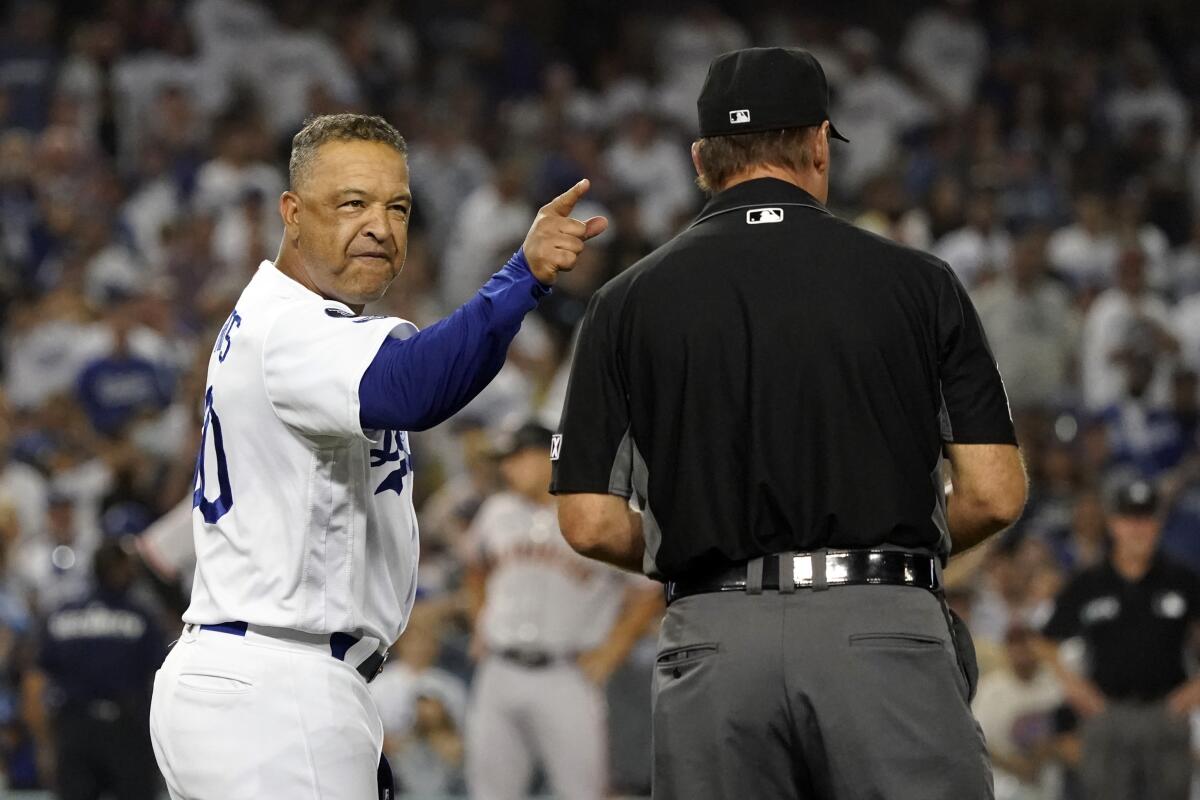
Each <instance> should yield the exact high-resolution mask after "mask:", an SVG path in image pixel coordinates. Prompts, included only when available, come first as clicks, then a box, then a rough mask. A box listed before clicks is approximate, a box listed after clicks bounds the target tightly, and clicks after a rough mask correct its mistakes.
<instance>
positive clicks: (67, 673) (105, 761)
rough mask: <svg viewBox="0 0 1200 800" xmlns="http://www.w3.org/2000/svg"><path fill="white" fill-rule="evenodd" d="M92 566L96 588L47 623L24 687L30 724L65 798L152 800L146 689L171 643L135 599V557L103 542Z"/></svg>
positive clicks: (154, 784) (154, 782)
mask: <svg viewBox="0 0 1200 800" xmlns="http://www.w3.org/2000/svg"><path fill="white" fill-rule="evenodd" d="M93 565H94V573H95V588H94V590H93V591H92V592H91V593H90V594H88V595H87V596H86V597H84V598H82V599H80V600H77V601H74V602H69V603H67V604H65V605H63V606H62V607H60V608H59V609H58V610H56V611H54V612H53V613H51V614H50V615H49V617H48V618H47V619H46V623H45V625H44V627H43V630H42V636H41V641H40V644H39V648H38V653H37V666H36V669H34V670H31V672H30V675H29V677H28V678H27V680H26V685H25V688H26V692H27V695H26V697H27V701H28V705H27V708H28V709H29V717H30V719H29V723H30V727H31V728H32V730H33V731H34V735H35V737H36V739H37V741H38V748H39V761H40V762H41V764H42V767H43V770H44V772H45V773H47V775H46V776H45V777H50V776H51V775H52V776H53V778H54V780H55V783H56V788H57V791H58V795H57V796H58V797H59V798H61V800H95V798H98V797H101V796H104V795H105V793H106V792H107V793H108V796H109V797H111V798H113V799H114V800H155V798H156V797H157V796H158V792H159V790H160V786H159V778H158V771H157V769H156V768H155V764H154V753H153V750H152V748H151V744H150V718H149V714H150V691H151V686H152V682H153V679H154V673H155V671H156V670H157V669H158V667H159V665H160V664H161V663H162V660H163V656H164V655H165V654H166V644H165V640H164V638H163V633H162V630H161V628H160V627H159V624H158V622H157V621H156V620H155V618H154V617H153V615H152V614H151V612H150V611H149V610H148V609H146V608H143V607H142V606H141V605H140V604H139V603H138V602H137V601H136V600H135V599H134V598H133V597H131V595H130V590H131V587H132V585H133V582H134V576H135V568H134V561H133V559H132V557H131V556H130V555H129V554H128V553H126V552H125V550H124V549H123V548H122V547H121V545H120V544H118V543H116V542H112V541H110V542H106V543H105V544H103V545H101V546H100V548H99V549H97V551H96V554H95V557H94V560H93Z"/></svg>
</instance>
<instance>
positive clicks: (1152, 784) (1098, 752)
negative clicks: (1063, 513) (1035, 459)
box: [1043, 480, 1200, 800]
mask: <svg viewBox="0 0 1200 800" xmlns="http://www.w3.org/2000/svg"><path fill="white" fill-rule="evenodd" d="M1160 513H1161V509H1160V508H1159V501H1158V494H1157V491H1156V490H1155V488H1154V487H1153V486H1152V485H1151V484H1149V483H1147V482H1146V481H1143V480H1135V481H1130V482H1126V483H1124V484H1122V485H1121V486H1120V487H1119V488H1118V490H1117V491H1116V492H1115V495H1114V497H1113V502H1112V506H1111V509H1110V511H1109V514H1108V526H1109V531H1110V532H1111V536H1112V546H1111V550H1110V552H1109V556H1108V558H1107V559H1106V560H1105V561H1104V562H1103V563H1102V564H1100V565H1098V566H1096V567H1093V568H1091V569H1088V570H1086V571H1084V572H1082V573H1080V574H1078V575H1077V576H1076V577H1075V578H1074V579H1073V580H1072V581H1071V583H1070V584H1069V585H1068V586H1067V587H1066V588H1065V589H1064V590H1063V592H1062V594H1061V595H1060V596H1059V598H1058V602H1057V606H1056V608H1055V610H1054V614H1053V616H1052V617H1051V618H1050V620H1049V621H1048V622H1047V623H1046V625H1045V627H1044V628H1043V633H1044V634H1045V635H1046V636H1048V637H1050V639H1052V640H1054V641H1056V642H1061V643H1063V646H1062V647H1061V648H1055V647H1053V646H1050V647H1047V648H1045V651H1046V655H1047V657H1048V658H1049V659H1050V660H1051V663H1052V664H1053V665H1054V669H1055V671H1056V674H1057V676H1058V678H1059V680H1060V681H1061V683H1062V686H1063V691H1064V693H1065V696H1066V698H1067V700H1068V701H1069V703H1070V704H1071V706H1072V707H1073V708H1074V710H1075V712H1076V713H1077V714H1078V715H1079V716H1080V717H1081V718H1082V719H1083V731H1082V736H1083V757H1082V765H1081V778H1082V782H1083V785H1084V788H1085V791H1086V797H1088V798H1094V800H1110V799H1111V800H1126V798H1134V797H1147V798H1148V797H1154V798H1161V799H1162V800H1184V799H1185V798H1187V797H1188V794H1189V791H1190V788H1191V772H1192V760H1193V757H1192V751H1191V745H1190V730H1189V728H1190V726H1189V721H1188V716H1189V715H1190V714H1191V712H1192V711H1194V710H1195V709H1196V708H1200V678H1195V677H1193V678H1190V679H1189V678H1188V676H1187V674H1186V672H1185V669H1184V663H1185V660H1187V659H1188V658H1190V657H1191V654H1192V648H1193V647H1194V642H1193V641H1192V638H1191V637H1192V634H1193V633H1194V625H1195V622H1196V619H1197V614H1198V613H1200V612H1198V609H1200V578H1198V577H1197V575H1196V574H1195V573H1193V572H1191V571H1190V570H1188V569H1186V568H1185V567H1182V566H1179V565H1177V564H1176V563H1175V562H1173V561H1171V560H1170V559H1168V558H1167V557H1165V556H1163V555H1162V554H1161V553H1160V552H1159V547H1158V543H1159V534H1160V531H1161V518H1160V517H1159V516H1158V515H1159V514H1160ZM1068 642H1070V643H1072V644H1071V645H1070V646H1068V644H1067V643H1068ZM1131 653H1137V654H1138V657H1136V658H1131V657H1130V654H1131ZM1083 665H1086V666H1083Z"/></svg>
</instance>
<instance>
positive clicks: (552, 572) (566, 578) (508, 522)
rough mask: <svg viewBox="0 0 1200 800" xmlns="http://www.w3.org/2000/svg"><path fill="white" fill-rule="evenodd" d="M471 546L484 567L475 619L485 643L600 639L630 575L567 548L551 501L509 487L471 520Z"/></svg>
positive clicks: (556, 646) (543, 644)
mask: <svg viewBox="0 0 1200 800" xmlns="http://www.w3.org/2000/svg"><path fill="white" fill-rule="evenodd" d="M469 535H470V536H471V537H472V538H471V541H472V542H473V543H474V545H475V547H476V550H477V553H478V554H479V556H480V557H482V558H484V559H485V560H486V561H487V562H488V564H489V566H490V572H489V574H488V579H487V586H486V589H485V595H486V601H485V604H484V608H483V611H482V612H481V614H480V619H479V624H480V626H481V631H482V633H483V637H484V641H485V642H486V644H487V646H488V648H489V649H491V650H504V649H508V648H516V649H524V650H536V651H541V652H547V653H552V654H558V655H566V654H570V653H578V652H583V651H585V650H590V649H592V648H594V647H597V646H599V645H600V644H601V643H602V642H603V641H604V639H605V637H606V636H607V635H608V632H609V630H611V628H612V626H613V623H614V622H615V621H616V618H617V614H618V613H619V612H620V610H621V605H622V603H623V602H624V600H625V591H626V589H627V588H628V587H629V586H630V583H631V581H633V580H644V579H643V578H639V577H638V576H635V575H627V574H625V573H622V572H620V571H618V570H616V569H614V568H612V567H609V566H606V565H604V564H601V563H599V562H597V561H593V560H591V559H587V558H584V557H583V556H581V555H579V554H578V553H576V552H575V551H574V550H572V549H571V548H570V546H569V545H568V544H567V543H566V541H565V540H564V539H563V536H562V533H561V532H560V531H559V528H558V519H557V514H556V511H555V507H554V505H553V504H549V505H538V504H535V503H533V502H531V501H530V500H528V499H526V498H524V497H522V496H520V495H518V494H514V493H512V492H501V493H499V494H496V495H493V496H492V497H490V498H488V500H487V501H486V502H485V503H484V504H483V506H482V507H481V508H480V509H479V513H478V514H476V516H475V519H474V521H473V522H472V523H471V532H470V534H469Z"/></svg>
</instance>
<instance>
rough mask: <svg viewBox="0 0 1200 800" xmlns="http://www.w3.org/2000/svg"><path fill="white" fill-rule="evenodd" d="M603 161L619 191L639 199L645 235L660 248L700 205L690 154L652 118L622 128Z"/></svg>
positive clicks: (642, 116) (637, 118) (636, 118)
mask: <svg viewBox="0 0 1200 800" xmlns="http://www.w3.org/2000/svg"><path fill="white" fill-rule="evenodd" d="M693 112H694V109H693ZM604 159H605V163H606V165H607V167H608V172H609V175H610V176H611V177H612V179H613V181H614V182H615V183H616V185H617V187H618V188H619V189H623V190H626V191H629V192H632V193H633V194H635V195H637V198H638V216H639V218H640V222H641V227H642V231H643V232H644V233H645V234H646V236H647V237H649V238H650V239H651V240H653V241H654V242H656V243H662V242H664V241H666V240H667V239H669V238H670V237H671V236H673V235H674V234H675V232H676V231H675V226H676V223H677V222H678V220H679V217H680V216H681V215H683V214H684V213H686V212H687V211H688V210H689V209H690V208H691V206H692V205H693V203H696V202H698V201H699V199H700V198H699V193H698V192H697V191H696V188H695V185H694V184H693V183H692V177H693V173H692V171H691V167H690V165H689V164H688V161H687V156H686V155H685V150H684V149H683V148H681V147H680V146H679V143H678V142H676V141H675V140H674V139H673V138H671V137H669V136H667V135H666V134H665V133H664V132H663V131H662V130H661V128H660V127H659V124H658V122H657V121H656V120H655V118H654V116H653V115H652V114H650V113H649V112H645V111H643V112H637V113H635V114H632V115H630V116H629V117H627V118H626V119H625V120H624V121H623V122H622V123H621V124H620V125H619V126H618V130H617V136H616V139H615V140H614V141H613V143H612V145H611V146H610V147H609V148H608V151H607V152H606V153H605V155H604Z"/></svg>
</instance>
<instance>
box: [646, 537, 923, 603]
mask: <svg viewBox="0 0 1200 800" xmlns="http://www.w3.org/2000/svg"><path fill="white" fill-rule="evenodd" d="M789 555H790V557H791V559H792V564H791V569H790V570H787V571H786V572H785V574H786V575H788V576H789V577H790V578H791V586H786V585H785V586H784V587H783V590H784V591H788V590H790V589H803V588H813V587H814V586H818V587H819V586H820V585H821V583H822V581H821V578H820V566H821V565H820V564H819V563H816V564H814V561H813V559H814V558H819V557H820V555H819V554H817V555H814V554H810V553H796V554H785V555H784V556H782V557H783V558H787V557H788V556H789ZM780 558H781V556H779V555H769V556H764V557H763V570H762V588H763V590H764V591H767V590H771V591H774V590H779V589H780V588H781V587H780V580H779V578H780V572H781V570H780V565H779V560H780ZM824 561H825V564H824V566H825V570H824V573H825V574H824V584H825V585H827V586H853V585H862V584H886V585H894V586H915V587H918V588H921V589H928V590H930V591H937V590H939V589H940V588H941V584H940V582H939V580H938V572H937V560H936V559H935V558H933V557H932V556H925V555H918V554H916V553H906V552H903V551H899V550H849V551H847V550H830V551H826V552H825V557H824ZM751 563H752V562H744V563H741V564H736V565H733V566H730V567H728V568H726V569H723V570H718V571H716V572H713V573H710V574H708V575H703V576H695V577H689V578H685V579H683V580H678V581H668V582H667V604H668V605H670V604H671V603H673V602H675V601H676V600H678V599H679V598H681V597H687V596H689V595H693V594H707V593H710V592H745V591H746V587H747V585H748V584H749V575H748V570H749V566H750V564H751ZM814 567H816V568H817V569H816V570H814ZM785 581H786V578H785Z"/></svg>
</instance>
